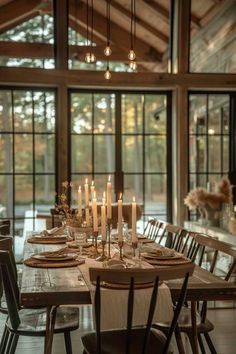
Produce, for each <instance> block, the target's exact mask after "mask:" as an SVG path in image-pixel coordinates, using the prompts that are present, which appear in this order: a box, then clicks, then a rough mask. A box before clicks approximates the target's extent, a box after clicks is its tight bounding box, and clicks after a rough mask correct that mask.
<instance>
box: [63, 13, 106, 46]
mask: <svg viewBox="0 0 236 354" xmlns="http://www.w3.org/2000/svg"><path fill="white" fill-rule="evenodd" d="M69 26H70V27H71V28H72V29H73V30H74V31H76V32H78V33H80V34H81V35H82V36H83V37H84V38H86V35H87V33H86V27H85V26H84V25H82V24H81V23H78V22H77V20H76V18H74V17H71V15H69ZM93 37H94V41H95V43H96V44H105V43H106V38H105V37H103V36H99V35H97V34H96V33H94V34H93Z"/></svg>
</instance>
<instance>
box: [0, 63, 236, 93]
mask: <svg viewBox="0 0 236 354" xmlns="http://www.w3.org/2000/svg"><path fill="white" fill-rule="evenodd" d="M103 75H104V71H91V70H54V69H50V70H45V69H33V68H9V67H5V68H3V67H0V84H2V85H3V84H5V85H9V84H14V85H26V84H29V85H32V86H34V85H36V86H37V85H40V86H42V85H44V86H48V87H57V86H58V85H61V84H65V85H68V86H73V87H82V86H87V87H112V88H114V87H116V88H117V87H120V88H129V87H133V88H135V87H136V88H139V89H140V90H143V88H144V87H146V88H148V87H150V88H163V89H171V88H176V87H178V86H180V85H181V86H182V87H186V88H188V89H193V88H196V89H199V88H201V89H205V90H209V89H212V88H218V89H220V90H230V89H232V90H235V87H236V74H231V75H229V74H205V73H204V74H194V75H193V74H175V75H173V74H164V73H163V74H157V73H146V72H145V73H121V72H113V73H112V78H111V81H109V82H108V81H107V80H105V79H104V76H103Z"/></svg>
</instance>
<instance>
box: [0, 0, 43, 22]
mask: <svg viewBox="0 0 236 354" xmlns="http://www.w3.org/2000/svg"><path fill="white" fill-rule="evenodd" d="M42 6H43V5H42V1H41V0H30V1H28V0H14V1H12V2H9V3H8V4H6V5H4V6H1V11H0V29H2V28H4V27H6V26H9V25H11V24H12V23H13V24H14V23H15V22H17V21H19V20H20V19H22V18H25V17H27V16H28V15H29V14H31V13H32V12H34V11H35V10H38V9H40V8H41V7H42Z"/></svg>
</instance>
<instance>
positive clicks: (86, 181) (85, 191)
mask: <svg viewBox="0 0 236 354" xmlns="http://www.w3.org/2000/svg"><path fill="white" fill-rule="evenodd" d="M84 193H85V207H88V205H89V193H88V179H87V178H86V179H85V184H84Z"/></svg>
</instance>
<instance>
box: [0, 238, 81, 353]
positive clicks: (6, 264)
mask: <svg viewBox="0 0 236 354" xmlns="http://www.w3.org/2000/svg"><path fill="white" fill-rule="evenodd" d="M7 242H8V241H7ZM0 268H1V274H2V282H3V286H4V291H5V296H6V303H7V310H8V317H7V320H6V323H5V327H4V331H3V335H2V339H1V343H0V354H14V353H15V351H16V347H17V342H18V339H19V336H45V334H46V309H45V308H38V309H27V308H21V307H20V304H19V298H20V292H19V288H18V284H17V281H16V276H15V266H14V257H13V254H12V252H11V251H9V250H4V251H3V250H0ZM78 328H79V309H78V308H72V307H59V308H58V310H57V315H56V323H55V328H54V333H63V334H64V339H65V347H66V353H67V354H72V346H71V337H70V332H71V331H74V330H76V329H78Z"/></svg>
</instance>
